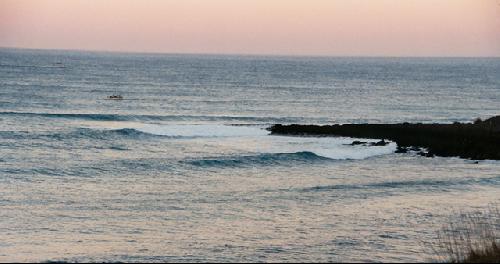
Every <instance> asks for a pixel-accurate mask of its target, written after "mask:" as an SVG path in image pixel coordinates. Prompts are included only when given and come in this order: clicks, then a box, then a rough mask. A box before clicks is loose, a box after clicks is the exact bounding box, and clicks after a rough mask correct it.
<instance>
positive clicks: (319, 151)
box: [262, 136, 396, 160]
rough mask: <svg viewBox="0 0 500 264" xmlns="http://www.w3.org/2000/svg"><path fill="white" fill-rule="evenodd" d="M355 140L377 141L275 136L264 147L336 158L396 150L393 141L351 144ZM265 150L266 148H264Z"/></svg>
mask: <svg viewBox="0 0 500 264" xmlns="http://www.w3.org/2000/svg"><path fill="white" fill-rule="evenodd" d="M353 140H362V141H366V142H376V141H378V140H370V139H366V140H365V139H352V138H343V137H322V138H314V137H308V138H301V137H282V136H277V137H274V142H270V143H271V144H268V145H267V146H266V147H264V148H268V150H271V151H276V152H290V153H293V152H300V151H309V152H313V153H315V154H316V155H319V156H323V157H326V158H330V159H335V160H345V159H366V158H369V157H373V156H379V155H387V154H391V153H393V152H394V151H395V150H396V144H395V143H393V142H391V143H390V144H388V145H386V146H363V145H357V146H352V145H350V144H351V143H352V141H353ZM262 150H264V149H262Z"/></svg>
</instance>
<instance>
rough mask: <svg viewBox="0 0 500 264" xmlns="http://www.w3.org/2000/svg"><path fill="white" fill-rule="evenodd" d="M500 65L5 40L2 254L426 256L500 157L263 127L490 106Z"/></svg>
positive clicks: (492, 192)
mask: <svg viewBox="0 0 500 264" xmlns="http://www.w3.org/2000/svg"><path fill="white" fill-rule="evenodd" d="M498 72H500V59H396V58H385V59H384V58H291V57H251V56H208V55H207V56H195V55H151V54H150V55H146V54H107V53H84V52H57V51H28V50H12V49H0V95H1V96H0V233H1V237H0V261H11V260H14V261H49V260H50V261H61V260H64V261H127V262H134V261H210V260H213V261H253V262H256V261H300V260H304V261H344V262H347V261H423V260H426V259H428V258H429V257H431V256H432V251H431V250H429V249H428V248H427V246H426V245H425V243H426V242H429V241H433V240H434V239H435V238H436V230H437V229H439V228H440V226H441V225H442V224H443V223H444V221H445V220H446V218H447V217H448V215H450V214H453V213H454V212H456V211H458V210H465V211H474V210H480V209H481V208H483V207H484V206H486V205H487V204H488V203H495V202H499V200H500V162H496V161H481V162H479V163H478V164H476V163H475V162H474V161H469V160H462V159H458V158H424V157H420V156H418V155H416V154H414V153H410V154H395V153H394V150H395V145H394V144H390V145H388V146H385V147H367V146H349V145H347V144H348V143H351V142H352V140H353V139H349V138H300V137H281V136H269V135H268V132H267V131H266V130H265V129H264V128H266V127H267V126H268V125H270V124H274V123H315V124H327V123H348V122H349V123H363V122H373V123H381V122H399V121H408V122H454V121H470V120H472V119H474V118H476V117H483V118H484V117H488V116H491V115H496V114H498V113H499V112H500V106H499V104H498V102H499V100H500V76H499V75H498ZM115 92H118V93H120V94H122V95H123V96H124V97H125V99H127V100H123V101H109V100H103V99H104V98H105V97H106V96H108V95H110V94H113V93H115Z"/></svg>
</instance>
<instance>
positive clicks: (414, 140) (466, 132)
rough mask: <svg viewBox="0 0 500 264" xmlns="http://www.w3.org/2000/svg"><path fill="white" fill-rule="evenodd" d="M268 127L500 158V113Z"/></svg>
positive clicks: (277, 131)
mask: <svg viewBox="0 0 500 264" xmlns="http://www.w3.org/2000/svg"><path fill="white" fill-rule="evenodd" d="M268 130H269V131H271V134H272V135H291V136H292V135H293V136H342V137H353V138H367V139H385V140H391V141H394V142H396V143H397V145H398V150H397V152H406V151H407V150H408V149H411V148H423V149H426V150H427V152H425V155H426V156H434V155H436V156H442V157H461V158H465V159H473V160H485V159H490V160H500V116H495V117H492V118H489V119H487V120H484V121H482V120H480V119H477V120H476V121H475V122H474V123H458V122H456V123H453V124H421V123H418V124H410V123H400V124H343V125H324V126H319V125H296V124H294V125H281V124H277V125H273V126H271V127H269V128H268Z"/></svg>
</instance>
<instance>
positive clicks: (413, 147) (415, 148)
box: [410, 146, 420, 151]
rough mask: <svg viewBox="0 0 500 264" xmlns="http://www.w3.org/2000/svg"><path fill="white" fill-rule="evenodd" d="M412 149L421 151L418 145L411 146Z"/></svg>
mask: <svg viewBox="0 0 500 264" xmlns="http://www.w3.org/2000/svg"><path fill="white" fill-rule="evenodd" d="M410 150H411V151H420V148H419V147H416V146H411V148H410Z"/></svg>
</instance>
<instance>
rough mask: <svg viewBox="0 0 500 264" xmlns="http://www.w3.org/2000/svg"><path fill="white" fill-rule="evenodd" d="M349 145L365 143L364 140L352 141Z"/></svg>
mask: <svg viewBox="0 0 500 264" xmlns="http://www.w3.org/2000/svg"><path fill="white" fill-rule="evenodd" d="M350 145H351V146H357V145H366V142H365V141H357V140H356V141H353V142H352V143H351V144H350Z"/></svg>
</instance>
